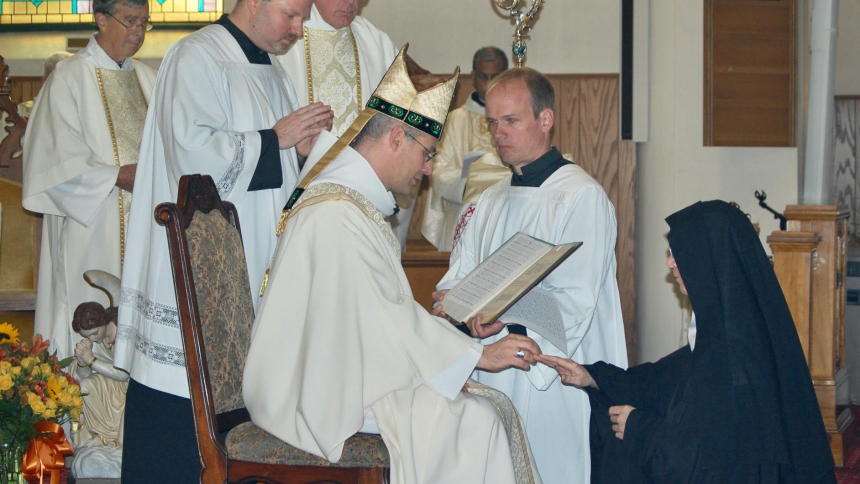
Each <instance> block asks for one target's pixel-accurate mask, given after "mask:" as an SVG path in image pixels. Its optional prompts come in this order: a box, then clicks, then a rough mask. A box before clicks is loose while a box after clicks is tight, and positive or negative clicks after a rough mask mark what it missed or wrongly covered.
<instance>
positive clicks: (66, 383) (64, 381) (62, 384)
mask: <svg viewBox="0 0 860 484" xmlns="http://www.w3.org/2000/svg"><path fill="white" fill-rule="evenodd" d="M57 383H59V384H60V388H62V389H63V390H65V389H66V387H68V386H69V379H68V378H66V376H65V375H61V376H60V377H59V378H57Z"/></svg>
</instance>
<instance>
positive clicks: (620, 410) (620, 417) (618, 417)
mask: <svg viewBox="0 0 860 484" xmlns="http://www.w3.org/2000/svg"><path fill="white" fill-rule="evenodd" d="M634 410H636V409H635V408H633V407H631V406H630V405H620V406H617V407H609V420H612V430H614V431H615V436H616V437H618V438H619V439H621V440H624V428H625V427H626V426H627V417H629V416H630V412H632V411H634Z"/></svg>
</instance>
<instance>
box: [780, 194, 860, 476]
mask: <svg viewBox="0 0 860 484" xmlns="http://www.w3.org/2000/svg"><path fill="white" fill-rule="evenodd" d="M785 217H786V218H787V219H788V226H787V231H785V232H774V233H773V234H772V235H771V236H770V237H768V243H769V244H770V245H771V248H772V250H773V259H774V272H775V273H776V276H777V278H778V279H779V283H780V285H781V286H782V290H783V293H784V294H785V298H786V301H787V302H788V305H789V308H790V309H791V315H792V318H793V319H794V324H795V326H796V327H797V331H798V335H799V336H800V342H801V345H802V346H803V351H804V354H805V356H806V362H807V364H808V365H809V372H810V373H811V374H812V383H813V385H814V386H815V394H816V396H817V397H818V404H819V406H820V407H821V415H822V417H823V418H824V427H825V428H826V430H827V433H828V435H829V437H830V450H831V451H832V452H833V458H834V460H835V461H836V465H837V466H841V465H842V464H843V447H844V442H843V434H844V433H845V431H846V430H848V428H849V427H850V425H851V423H852V421H853V420H854V417H853V415H852V414H851V411H850V410H849V409H847V408H846V409H844V410H843V411H842V412H837V408H836V389H837V387H839V386H841V385H842V384H845V383H847V380H848V368H847V366H845V364H846V360H845V298H846V291H845V277H846V269H847V257H846V255H847V242H848V226H847V222H848V209H847V208H846V207H842V206H836V205H789V206H788V207H786V209H785Z"/></svg>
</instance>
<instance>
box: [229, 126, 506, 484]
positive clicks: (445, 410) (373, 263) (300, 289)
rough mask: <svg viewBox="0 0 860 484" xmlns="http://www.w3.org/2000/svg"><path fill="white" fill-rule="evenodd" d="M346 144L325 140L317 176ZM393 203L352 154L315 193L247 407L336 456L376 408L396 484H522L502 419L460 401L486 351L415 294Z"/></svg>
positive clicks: (276, 296)
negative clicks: (330, 153) (324, 160)
mask: <svg viewBox="0 0 860 484" xmlns="http://www.w3.org/2000/svg"><path fill="white" fill-rule="evenodd" d="M334 142H335V138H334V136H332V135H330V134H329V133H327V132H323V134H322V135H321V136H320V138H319V140H318V142H317V145H316V146H315V147H314V149H313V152H312V153H311V155H310V157H309V158H308V164H307V165H306V166H305V171H307V170H308V169H309V168H310V167H311V166H312V165H313V164H314V163H316V161H317V160H319V159H320V157H321V156H322V155H323V154H324V153H325V152H326V151H327V149H328V147H329V146H331V145H332V144H333V143H334ZM394 206H395V205H394V199H393V197H392V196H391V193H390V192H388V191H387V190H386V189H385V187H384V186H383V185H382V182H381V181H380V180H379V178H378V177H377V176H376V173H375V172H374V171H373V169H372V168H371V166H370V164H369V163H368V162H367V161H366V160H365V159H364V158H363V157H362V156H361V155H360V154H359V153H358V152H356V151H355V150H353V149H352V148H347V149H346V150H345V151H344V152H343V153H342V154H341V155H340V156H339V157H338V158H337V159H336V160H335V161H334V162H333V163H332V164H331V165H330V166H329V167H328V168H327V169H326V170H325V171H324V172H323V173H321V174H320V175H319V177H317V179H316V180H315V181H314V182H313V183H312V184H310V186H309V187H308V189H307V191H305V192H304V194H303V195H302V197H301V198H300V199H299V201H298V203H297V204H296V205H295V206H294V208H293V213H292V214H291V218H290V220H289V221H288V223H287V226H286V230H285V231H284V233H283V234H282V235H281V239H280V243H279V245H278V248H277V251H276V253H275V257H274V260H273V264H272V272H271V275H270V278H269V282H268V287H267V288H266V292H265V295H264V296H263V299H262V301H261V304H260V309H259V311H258V314H257V318H256V321H255V323H254V329H253V333H252V338H251V348H250V352H249V355H248V359H247V362H246V363H245V374H244V378H243V395H244V399H245V405H246V406H247V408H248V411H249V412H250V414H251V418H252V420H253V421H254V423H255V424H257V425H258V426H260V427H262V428H263V429H265V430H267V431H268V432H270V433H272V434H274V435H275V436H277V437H278V438H280V439H282V440H284V441H286V442H288V443H289V444H291V445H293V446H295V447H298V448H300V449H302V450H304V451H306V452H310V453H312V454H315V455H318V456H321V457H324V458H326V459H328V460H330V461H337V460H339V459H340V457H341V452H342V450H343V443H344V441H345V440H346V439H347V438H349V437H350V436H352V435H353V434H355V433H356V432H358V431H359V430H360V429H362V428H363V427H364V426H365V417H366V416H367V415H369V414H370V412H371V411H372V415H375V420H376V424H377V425H378V429H379V432H380V434H381V435H382V438H383V440H384V441H385V444H386V446H387V447H388V451H389V454H390V457H391V482H392V484H417V483H442V482H444V483H448V484H450V483H455V484H456V483H463V484H467V483H468V484H480V483H482V482H483V483H493V484H504V483H513V482H515V480H514V469H513V464H512V461H511V451H510V449H509V447H508V440H507V437H506V435H505V428H504V426H503V424H502V420H501V417H500V415H499V413H498V411H497V410H496V408H495V406H494V405H493V404H492V403H491V402H490V401H489V400H486V399H484V398H481V397H477V396H474V395H471V394H466V393H462V392H461V388H462V387H463V384H464V383H465V382H466V380H467V378H468V376H469V374H470V373H471V372H472V369H474V367H475V364H477V362H478V360H479V359H480V356H481V351H482V348H481V346H480V345H479V344H477V343H475V342H473V341H472V340H470V339H469V338H467V337H465V336H464V335H463V334H461V333H460V332H459V331H457V330H456V329H455V328H454V327H453V326H452V325H450V324H449V323H448V322H446V321H444V320H442V319H440V318H436V317H434V316H431V315H430V314H429V313H428V312H427V311H426V310H425V309H424V308H422V307H421V306H420V305H419V304H418V303H417V302H415V300H414V299H413V298H412V292H411V289H410V287H409V281H408V280H407V279H406V275H405V273H404V272H403V268H402V266H401V265H400V248H399V246H398V244H397V242H396V239H395V238H394V234H393V233H392V232H391V228H390V226H389V225H388V223H387V222H386V221H385V216H386V215H388V214H390V213H391V212H392V211H393V210H394ZM364 428H365V429H366V428H367V427H364Z"/></svg>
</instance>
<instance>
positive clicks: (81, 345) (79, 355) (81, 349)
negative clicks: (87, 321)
mask: <svg viewBox="0 0 860 484" xmlns="http://www.w3.org/2000/svg"><path fill="white" fill-rule="evenodd" d="M94 358H95V355H93V342H92V341H90V340H88V339H86V338H84V339H82V340H81V341H80V342H78V344H76V345H75V360H77V362H78V366H88V365H89V364H90V363H92V362H93V359H94Z"/></svg>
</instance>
